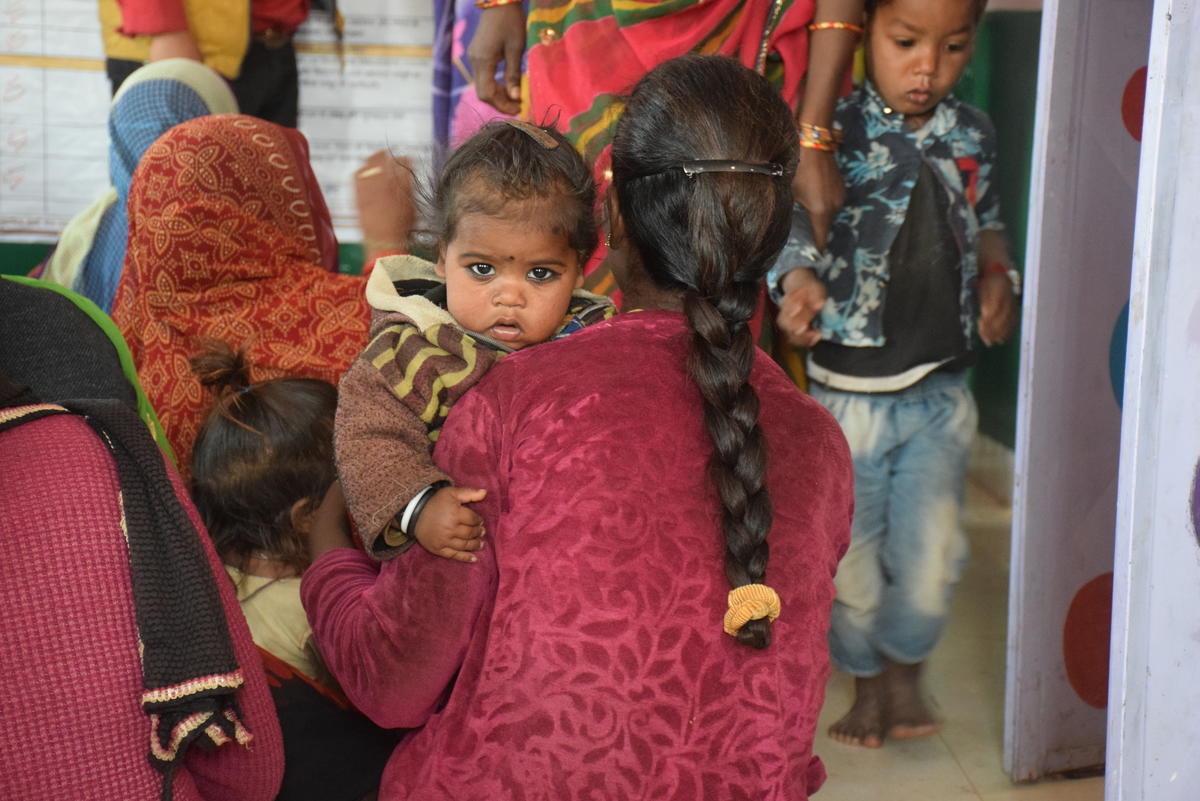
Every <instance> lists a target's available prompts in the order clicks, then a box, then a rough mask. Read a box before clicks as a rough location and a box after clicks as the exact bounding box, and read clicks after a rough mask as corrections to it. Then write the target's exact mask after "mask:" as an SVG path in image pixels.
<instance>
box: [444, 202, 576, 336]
mask: <svg viewBox="0 0 1200 801" xmlns="http://www.w3.org/2000/svg"><path fill="white" fill-rule="evenodd" d="M437 273H438V275H440V276H444V277H445V279H446V301H447V304H446V305H447V308H448V310H449V312H450V314H451V315H452V316H453V317H454V319H455V320H457V321H458V324H459V325H461V326H462V327H463V328H465V329H467V330H468V331H474V332H475V333H478V334H483V335H484V336H487V337H490V338H491V339H494V340H496V341H498V342H502V343H504V344H505V345H508V346H509V347H510V348H513V349H519V348H523V347H525V346H526V345H534V344H537V343H538V342H545V341H546V340H547V339H549V338H550V337H551V335H553V334H554V332H555V331H556V330H557V329H558V327H559V326H560V325H562V322H563V317H564V316H565V315H566V312H567V305H568V304H569V303H570V302H571V293H572V292H573V291H575V290H576V289H578V288H579V287H580V286H582V284H583V266H582V265H581V264H580V263H579V254H578V253H577V252H576V251H575V250H574V249H573V248H571V246H570V245H569V244H568V242H567V237H566V236H565V235H564V234H562V233H556V232H554V231H552V230H550V229H548V228H545V227H542V226H538V225H537V224H535V223H533V222H531V221H530V216H529V215H519V214H514V215H513V216H512V217H510V216H508V215H505V216H492V215H488V214H464V215H463V216H462V217H461V218H460V219H459V221H458V225H457V227H456V230H455V234H454V238H453V239H452V240H451V241H450V242H448V243H447V244H446V246H445V248H444V249H443V251H442V255H441V258H439V259H438V263H437Z"/></svg>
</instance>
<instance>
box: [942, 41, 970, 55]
mask: <svg viewBox="0 0 1200 801" xmlns="http://www.w3.org/2000/svg"><path fill="white" fill-rule="evenodd" d="M946 49H947V50H949V51H950V52H951V53H961V52H963V51H964V50H966V49H967V45H966V43H965V42H950V43H949V44H948V45H946Z"/></svg>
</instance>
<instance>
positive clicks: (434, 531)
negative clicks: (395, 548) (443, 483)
mask: <svg viewBox="0 0 1200 801" xmlns="http://www.w3.org/2000/svg"><path fill="white" fill-rule="evenodd" d="M485 497H487V490H481V489H471V488H470V487H442V488H441V489H440V490H438V491H437V492H435V493H434V494H433V497H432V498H430V499H429V500H428V501H427V502H426V503H425V508H424V509H422V510H421V516H420V517H418V518H417V526H416V530H415V531H414V532H413V534H414V535H415V536H416V538H417V542H419V543H421V546H422V547H423V548H424V549H425V550H427V551H429V552H430V553H431V554H434V555H436V556H443V557H445V558H447V559H457V560H458V561H460V562H475V561H478V560H477V559H476V557H475V554H473V553H472V551H480V550H483V533H484V532H483V518H481V517H480V516H479V515H477V514H475V512H474V511H473V510H471V509H468V508H467V507H466V506H464V505H463V504H468V503H475V502H476V501H482V500H483V499H484V498H485Z"/></svg>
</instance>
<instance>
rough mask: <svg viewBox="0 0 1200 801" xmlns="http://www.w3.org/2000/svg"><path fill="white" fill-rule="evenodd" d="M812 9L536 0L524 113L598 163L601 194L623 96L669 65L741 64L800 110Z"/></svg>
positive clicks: (740, 2)
mask: <svg viewBox="0 0 1200 801" xmlns="http://www.w3.org/2000/svg"><path fill="white" fill-rule="evenodd" d="M814 7H815V0H531V1H530V4H529V10H528V17H527V19H528V36H529V39H528V45H527V48H528V49H527V51H526V76H527V79H526V83H525V89H526V92H527V93H528V97H527V99H526V101H527V102H526V104H525V108H526V109H528V115H529V118H530V119H531V120H533V121H534V122H538V123H549V122H553V123H554V124H555V125H556V126H557V127H558V128H559V129H560V130H561V131H563V132H564V133H565V134H566V135H567V137H568V138H569V139H570V140H571V141H572V142H573V143H574V144H575V146H576V147H577V148H579V150H580V152H581V153H583V156H584V158H585V159H587V160H588V161H589V162H591V163H593V164H595V170H596V177H597V180H598V181H599V182H600V184H601V187H602V188H603V186H604V185H606V184H607V180H606V178H605V171H606V170H607V168H608V163H609V153H608V148H609V144H610V143H611V141H612V134H613V128H614V123H615V122H616V119H617V117H618V116H619V115H620V112H621V109H622V103H621V98H622V97H623V96H625V95H626V94H628V93H629V92H630V91H631V90H632V89H633V86H634V84H636V83H637V81H638V80H639V79H640V78H641V77H642V76H643V75H645V74H646V73H647V72H649V71H650V70H651V69H653V68H654V67H656V66H657V65H658V64H660V63H662V62H663V61H666V60H667V59H670V58H674V57H675V56H680V55H684V54H686V53H713V54H719V55H725V56H730V57H733V58H736V59H738V60H739V61H741V62H742V63H743V64H745V65H746V66H748V67H751V68H754V69H757V70H759V71H760V72H762V73H763V74H765V75H767V77H769V78H770V79H771V80H772V81H773V82H774V83H776V85H778V86H779V90H780V93H781V95H782V96H783V98H784V100H785V101H787V102H788V104H789V105H791V106H793V107H795V106H796V104H797V102H798V98H799V94H800V85H801V82H802V80H803V77H804V72H805V69H806V67H807V65H808V29H807V25H808V23H809V22H810V21H811V20H812V17H813V11H814ZM603 255H604V254H603V253H600V254H599V256H603ZM598 261H599V259H595V260H593V267H594V266H595V264H596V263H598ZM588 284H589V288H591V289H592V290H593V291H599V292H608V293H610V294H611V292H612V290H613V288H614V287H613V286H612V277H611V275H610V274H608V272H607V270H593V272H591V273H590V275H589V279H588Z"/></svg>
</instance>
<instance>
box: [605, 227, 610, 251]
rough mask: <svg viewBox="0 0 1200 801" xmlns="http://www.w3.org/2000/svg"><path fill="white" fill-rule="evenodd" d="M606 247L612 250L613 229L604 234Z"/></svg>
mask: <svg viewBox="0 0 1200 801" xmlns="http://www.w3.org/2000/svg"><path fill="white" fill-rule="evenodd" d="M604 247H605V248H606V249H608V250H612V231H609V232H608V233H606V234H605V235H604Z"/></svg>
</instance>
